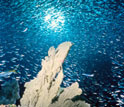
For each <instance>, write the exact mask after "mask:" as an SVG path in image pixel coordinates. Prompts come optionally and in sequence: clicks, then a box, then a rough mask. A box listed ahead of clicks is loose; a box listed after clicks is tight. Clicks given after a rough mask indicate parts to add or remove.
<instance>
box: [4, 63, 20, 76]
mask: <svg viewBox="0 0 124 107" xmlns="http://www.w3.org/2000/svg"><path fill="white" fill-rule="evenodd" d="M18 68H19V64H18V65H17V66H16V68H15V69H13V70H8V71H6V72H11V73H15V74H18V72H17V71H18Z"/></svg>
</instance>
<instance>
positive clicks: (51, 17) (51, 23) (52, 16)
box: [44, 8, 65, 32]
mask: <svg viewBox="0 0 124 107" xmlns="http://www.w3.org/2000/svg"><path fill="white" fill-rule="evenodd" d="M44 21H45V23H46V25H47V28H48V29H51V30H54V31H55V32H60V31H62V29H63V27H64V22H65V17H64V15H63V13H62V12H61V11H57V10H56V9H54V8H50V9H48V10H47V11H46V16H45V17H44Z"/></svg>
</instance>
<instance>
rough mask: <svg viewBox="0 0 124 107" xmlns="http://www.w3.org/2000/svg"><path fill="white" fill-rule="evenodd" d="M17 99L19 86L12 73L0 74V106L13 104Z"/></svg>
mask: <svg viewBox="0 0 124 107" xmlns="http://www.w3.org/2000/svg"><path fill="white" fill-rule="evenodd" d="M19 98H20V96H19V84H18V81H16V78H15V77H14V73H12V72H2V73H0V104H15V103H16V100H17V99H19ZM0 107H1V106H0Z"/></svg>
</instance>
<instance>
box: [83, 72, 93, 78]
mask: <svg viewBox="0 0 124 107" xmlns="http://www.w3.org/2000/svg"><path fill="white" fill-rule="evenodd" d="M82 75H83V76H87V77H94V74H85V73H83V74H82Z"/></svg>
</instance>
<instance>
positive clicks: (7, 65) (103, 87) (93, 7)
mask: <svg viewBox="0 0 124 107" xmlns="http://www.w3.org/2000/svg"><path fill="white" fill-rule="evenodd" d="M59 13H60V14H59ZM49 14H50V15H51V18H50V19H49V20H48V21H45V17H46V16H47V15H49ZM58 14H59V15H60V16H61V17H62V19H61V20H60V21H58V23H57V24H58V25H57V26H54V27H53V26H51V23H52V20H53V21H56V19H58V17H59V16H57V15H58ZM62 20H64V22H62ZM52 27H53V28H52ZM64 41H71V42H72V43H74V45H73V46H72V48H71V50H70V52H69V54H68V56H67V58H66V60H65V62H64V65H63V67H64V74H65V78H64V81H63V84H62V86H64V87H66V86H69V85H70V84H71V83H73V82H75V81H78V82H79V83H80V87H81V88H82V90H83V95H82V98H84V99H85V100H86V101H88V102H89V103H91V104H92V105H94V106H97V107H124V1H123V0H0V72H6V71H7V70H12V69H15V68H16V67H17V66H18V65H19V67H18V74H17V75H16V76H17V79H18V80H19V83H20V84H22V83H24V82H26V81H29V80H30V79H33V78H34V77H35V76H36V75H37V73H38V72H39V70H40V69H41V59H43V58H44V57H45V56H46V55H47V52H48V49H49V48H50V47H51V46H55V47H57V45H58V44H60V43H62V42H64Z"/></svg>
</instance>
